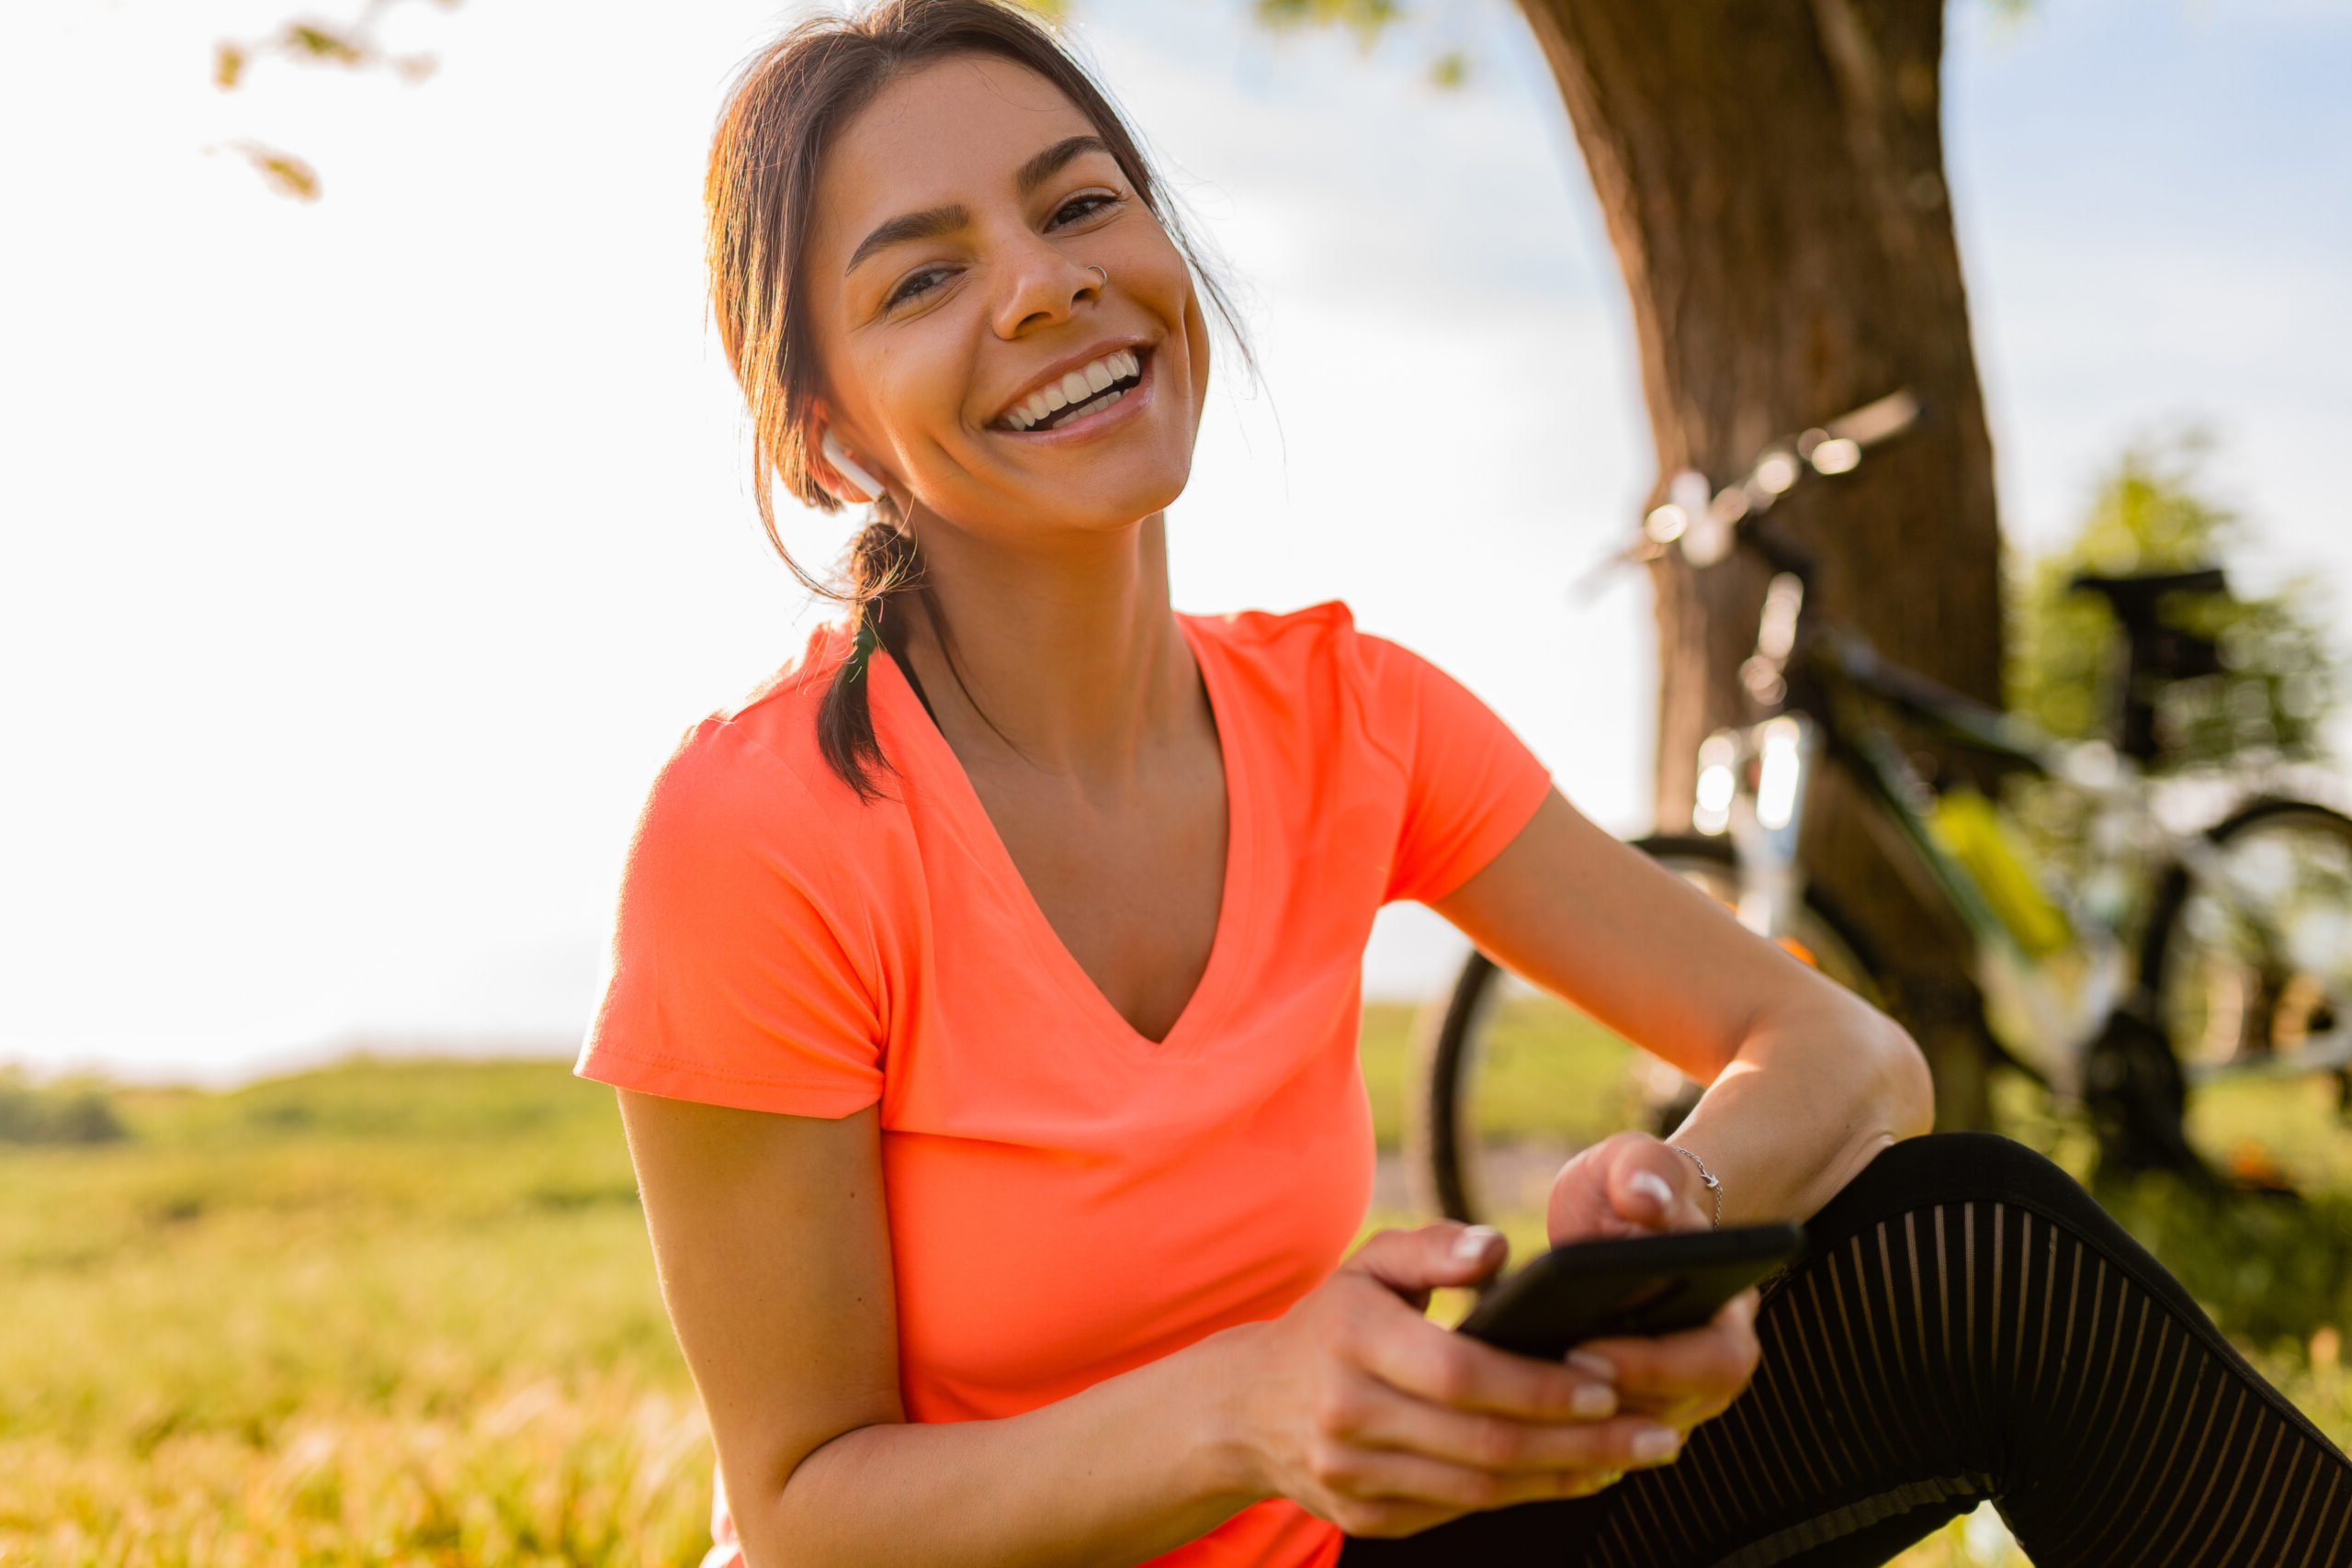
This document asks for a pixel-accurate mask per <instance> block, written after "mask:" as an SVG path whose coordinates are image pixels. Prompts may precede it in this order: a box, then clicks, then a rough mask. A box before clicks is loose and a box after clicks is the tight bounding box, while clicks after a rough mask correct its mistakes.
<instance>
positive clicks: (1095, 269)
mask: <svg viewBox="0 0 2352 1568" xmlns="http://www.w3.org/2000/svg"><path fill="white" fill-rule="evenodd" d="M1086 270H1087V271H1089V272H1091V273H1092V274H1093V275H1094V276H1097V277H1099V278H1101V279H1102V280H1103V288H1110V287H1111V275H1110V274H1109V273H1107V272H1104V271H1103V269H1102V268H1101V267H1099V266H1096V265H1093V264H1091V263H1089V264H1088V265H1087V268H1086Z"/></svg>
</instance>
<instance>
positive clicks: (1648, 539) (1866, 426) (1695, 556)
mask: <svg viewBox="0 0 2352 1568" xmlns="http://www.w3.org/2000/svg"><path fill="white" fill-rule="evenodd" d="M1918 420H1919V400H1918V399H1917V398H1916V397H1914V396H1912V394H1911V390H1910V389H1909V388H1907V387H1906V388H1902V389H1897V390H1895V391H1893V392H1890V393H1888V394H1887V395H1886V396H1885V397H1883V398H1880V399H1879V400H1876V401H1875V402H1870V403H1865V404H1863V405H1862V406H1861V407H1860V408H1858V409H1855V410H1853V411H1852V412H1849V413H1843V414H1840V415H1838V417H1837V418H1836V419H1833V420H1831V421H1830V422H1829V423H1826V424H1824V425H1816V426H1815V427H1814V428H1813V429H1810V430H1807V431H1804V433H1802V434H1797V435H1792V436H1787V437H1784V438H1782V439H1781V440H1778V441H1775V442H1773V443H1771V444H1770V446H1766V447H1765V448H1764V450H1763V451H1762V452H1760V453H1758V455H1757V457H1756V460H1755V461H1754V462H1752V463H1750V464H1749V465H1748V467H1747V472H1746V473H1745V474H1743V475H1742V476H1741V477H1740V478H1739V479H1737V480H1736V481H1735V482H1734V483H1731V484H1727V485H1725V486H1724V487H1723V488H1722V489H1721V490H1711V487H1710V486H1709V484H1708V481H1707V477H1706V476H1705V475H1704V474H1702V473H1700V472H1699V471H1698V470H1697V469H1696V468H1685V469H1683V470H1682V471H1681V472H1680V473H1679V474H1677V475H1675V476H1674V478H1673V479H1671V480H1669V481H1668V485H1667V497H1668V499H1667V500H1666V501H1665V502H1663V503H1662V504H1660V505H1658V506H1656V507H1653V508H1652V509H1651V511H1650V513H1649V515H1648V516H1647V517H1645V518H1644V519H1643V520H1642V531H1641V534H1640V536H1638V537H1637V538H1636V539H1635V540H1634V543H1632V544H1631V545H1628V546H1627V547H1625V548H1623V549H1622V550H1620V551H1618V552H1616V553H1615V554H1613V555H1611V557H1610V558H1608V559H1607V560H1605V561H1603V562H1601V563H1600V568H1599V569H1597V570H1596V571H1595V573H1594V574H1593V575H1594V576H1595V577H1597V576H1599V575H1600V573H1601V572H1605V571H1607V570H1610V569H1611V568H1612V567H1616V566H1622V565H1632V564H1635V563H1639V562H1645V561H1653V560H1656V559H1657V558H1658V557H1660V556H1662V555H1664V554H1665V553H1666V552H1667V551H1668V549H1669V548H1671V547H1675V546H1676V545H1678V544H1679V546H1680V547H1681V549H1682V555H1683V558H1684V559H1686V560H1688V561H1689V562H1690V563H1691V565H1693V566H1702V567H1703V566H1713V565H1714V564H1715V562H1717V561H1719V560H1721V559H1723V558H1724V557H1725V556H1726V555H1729V554H1730V553H1731V549H1732V546H1733V545H1734V544H1735V543H1736V542H1737V540H1738V539H1739V538H1740V537H1741V536H1743V535H1744V536H1746V537H1747V539H1748V540H1749V542H1750V543H1752V544H1753V545H1754V546H1755V547H1757V548H1758V549H1759V550H1761V551H1762V552H1763V553H1764V555H1765V558H1767V559H1769V560H1770V561H1771V562H1772V564H1773V566H1774V568H1775V569H1776V570H1782V571H1794V572H1795V573H1796V574H1797V575H1798V576H1799V577H1800V578H1809V577H1810V576H1811V575H1812V573H1811V566H1812V562H1811V559H1810V558H1809V557H1808V556H1807V555H1806V554H1805V552H1804V551H1803V550H1802V549H1800V548H1798V547H1797V546H1796V545H1795V543H1794V542H1793V541H1792V540H1790V539H1787V538H1785V537H1781V536H1778V535H1776V534H1767V533H1764V532H1761V531H1759V530H1758V526H1757V525H1758V523H1760V522H1761V520H1762V518H1763V516H1764V514H1765V513H1768V512H1770V511H1771V510H1772V508H1773V506H1774V505H1775V504H1776V503H1778V502H1779V501H1780V499H1781V497H1782V496H1783V495H1786V494H1787V493H1788V492H1789V491H1792V490H1793V489H1795V488H1796V486H1797V484H1798V482H1799V481H1800V480H1802V479H1804V477H1805V475H1806V474H1807V473H1808V472H1811V473H1815V474H1821V475H1834V474H1847V473H1851V472H1852V471H1853V470H1854V469H1855V468H1859V467H1860V465H1861V461H1862V457H1863V456H1864V455H1865V454H1866V453H1868V452H1869V451H1870V449H1871V448H1872V447H1874V446H1880V445H1881V444H1883V443H1884V442H1887V441H1891V440H1893V439H1894V437H1895V436H1897V435H1900V434H1903V433H1904V432H1905V431H1906V430H1908V429H1910V428H1911V427H1912V426H1913V425H1914V424H1916V423H1918ZM1588 581H1589V580H1588Z"/></svg>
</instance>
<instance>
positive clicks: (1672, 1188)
mask: <svg viewBox="0 0 2352 1568" xmlns="http://www.w3.org/2000/svg"><path fill="white" fill-rule="evenodd" d="M1609 1142H1610V1143H1611V1144H1613V1145H1617V1146H1616V1147H1614V1148H1612V1149H1611V1151H1610V1158H1609V1160H1608V1163H1607V1168H1608V1191H1609V1206H1610V1208H1611V1211H1612V1212H1613V1213H1615V1214H1616V1215H1617V1217H1618V1218H1619V1219H1621V1220H1623V1221H1625V1222H1626V1223H1628V1224H1635V1225H1639V1226H1641V1227H1643V1228H1644V1229H1645V1230H1652V1231H1687V1230H1705V1229H1707V1228H1708V1227H1709V1226H1710V1225H1711V1224H1713V1214H1714V1211H1713V1206H1712V1205H1705V1206H1702V1204H1701V1203H1700V1202H1699V1201H1698V1198H1697V1193H1698V1192H1699V1191H1702V1190H1704V1188H1705V1185H1706V1184H1705V1183H1704V1182H1702V1181H1701V1180H1700V1179H1699V1168H1698V1167H1696V1166H1694V1165H1692V1164H1691V1162H1690V1161H1689V1160H1688V1159H1685V1158H1684V1157H1683V1156H1680V1155H1679V1154H1676V1153H1675V1152H1674V1151H1673V1150H1672V1149H1669V1148H1668V1147H1667V1146H1666V1145H1664V1144H1662V1143H1660V1142H1658V1141H1657V1139H1656V1138H1653V1137H1649V1136H1647V1135H1645V1134H1640V1133H1633V1134H1618V1135H1617V1136H1616V1137H1614V1138H1611V1139H1610V1140H1609Z"/></svg>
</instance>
